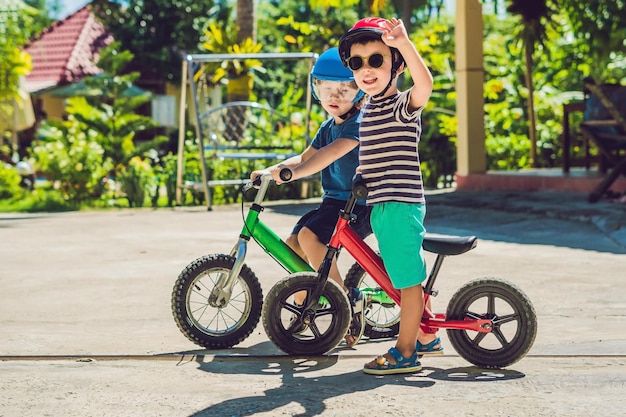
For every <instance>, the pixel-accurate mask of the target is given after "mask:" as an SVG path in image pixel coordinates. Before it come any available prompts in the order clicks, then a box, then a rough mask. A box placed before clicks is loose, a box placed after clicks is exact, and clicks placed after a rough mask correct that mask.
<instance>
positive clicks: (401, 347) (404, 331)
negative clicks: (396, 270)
mask: <svg viewBox="0 0 626 417" xmlns="http://www.w3.org/2000/svg"><path fill="white" fill-rule="evenodd" d="M400 296H401V297H402V305H401V308H400V332H399V333H398V340H396V349H398V351H399V352H400V353H401V354H402V356H404V357H405V358H410V357H411V356H412V355H413V354H414V353H415V342H417V333H418V329H419V325H420V322H421V321H422V313H423V311H424V292H423V288H422V286H421V285H415V286H413V287H409V288H405V289H402V290H401V291H400ZM383 356H384V357H385V359H387V360H388V361H389V363H390V364H395V363H396V361H395V359H394V358H393V357H392V356H391V355H389V353H385V354H384V355H383ZM365 366H366V367H376V360H375V359H374V360H373V361H371V362H369V363H368V364H366V365H365Z"/></svg>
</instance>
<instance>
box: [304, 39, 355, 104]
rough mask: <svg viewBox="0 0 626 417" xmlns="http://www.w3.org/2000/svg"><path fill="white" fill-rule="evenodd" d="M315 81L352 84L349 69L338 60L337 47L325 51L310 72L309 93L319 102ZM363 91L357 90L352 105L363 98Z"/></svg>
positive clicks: (352, 75)
mask: <svg viewBox="0 0 626 417" xmlns="http://www.w3.org/2000/svg"><path fill="white" fill-rule="evenodd" d="M315 80H323V81H335V82H344V83H345V82H354V74H353V73H352V71H351V70H350V69H349V68H346V67H345V66H344V64H343V63H342V62H341V58H339V49H338V48H337V47H334V48H330V49H327V50H326V51H324V52H323V53H322V54H321V55H320V56H319V57H318V58H317V60H316V61H315V65H314V66H313V69H312V70H311V91H312V92H313V97H315V99H316V100H320V98H319V97H318V94H317V93H316V88H315ZM363 95H364V93H363V91H361V90H359V91H358V94H357V95H356V97H355V98H354V99H353V100H352V102H353V103H356V102H358V101H360V100H361V99H362V98H363Z"/></svg>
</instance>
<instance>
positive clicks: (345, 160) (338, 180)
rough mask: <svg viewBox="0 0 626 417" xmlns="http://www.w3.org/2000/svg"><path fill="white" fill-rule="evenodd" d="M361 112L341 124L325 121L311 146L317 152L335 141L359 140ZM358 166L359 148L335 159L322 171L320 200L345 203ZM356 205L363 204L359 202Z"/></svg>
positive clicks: (363, 202)
mask: <svg viewBox="0 0 626 417" xmlns="http://www.w3.org/2000/svg"><path fill="white" fill-rule="evenodd" d="M360 121H361V112H358V113H356V114H354V115H352V116H350V117H349V118H348V119H346V120H345V121H344V122H343V123H341V124H335V120H334V118H332V117H331V118H329V119H327V120H325V121H324V122H323V123H322V125H321V126H320V128H319V130H318V131H317V133H316V135H315V137H314V138H313V142H312V143H311V146H312V147H313V148H315V149H317V150H319V149H321V148H323V147H324V146H327V145H329V144H331V143H333V142H334V141H336V140H337V139H341V138H345V139H353V140H356V141H358V140H359V122H360ZM358 166H359V147H358V146H356V147H355V148H354V149H352V150H351V151H350V152H348V153H347V154H345V155H344V156H342V157H341V158H339V159H337V160H336V161H334V162H333V163H331V164H330V165H329V166H327V167H326V168H324V169H323V170H322V189H323V190H324V195H323V196H322V198H333V199H336V200H343V201H346V200H348V198H349V197H350V192H351V191H352V177H354V174H355V172H356V168H357V167H358ZM357 204H365V201H364V200H359V201H358V202H357Z"/></svg>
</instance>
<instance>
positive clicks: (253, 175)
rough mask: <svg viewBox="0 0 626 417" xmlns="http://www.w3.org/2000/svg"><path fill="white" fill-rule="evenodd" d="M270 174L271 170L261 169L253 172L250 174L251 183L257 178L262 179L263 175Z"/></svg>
mask: <svg viewBox="0 0 626 417" xmlns="http://www.w3.org/2000/svg"><path fill="white" fill-rule="evenodd" d="M269 173H270V172H269V170H267V169H259V170H256V171H252V172H251V173H250V181H254V180H255V179H257V178H258V177H260V176H261V175H263V174H269Z"/></svg>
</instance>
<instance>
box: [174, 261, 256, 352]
mask: <svg viewBox="0 0 626 417" xmlns="http://www.w3.org/2000/svg"><path fill="white" fill-rule="evenodd" d="M234 263H235V258H233V257H232V256H228V255H221V254H214V255H207V256H204V257H202V258H198V259H196V260H195V261H193V262H192V263H190V264H189V265H187V267H186V268H185V269H184V270H183V271H182V272H181V273H180V275H179V276H178V279H177V280H176V283H175V284H174V290H173V291H172V314H173V315H174V321H176V325H177V326H178V328H179V329H180V331H181V332H182V333H183V334H184V335H185V336H186V337H187V338H188V339H189V340H191V341H192V342H193V343H195V344H197V345H199V346H202V347H205V348H207V349H227V348H231V347H233V346H235V345H236V344H238V343H241V342H242V341H243V340H244V339H245V338H247V337H248V336H250V334H251V333H252V331H253V330H254V328H255V327H256V325H257V324H258V323H259V320H260V318H261V309H262V307H263V292H262V290H261V285H260V284H259V280H258V279H257V277H256V275H255V274H254V273H253V272H252V271H251V270H250V268H248V266H246V265H245V264H244V265H243V267H242V268H241V272H240V273H239V276H238V277H237V278H236V282H235V284H234V287H233V292H232V296H231V299H230V302H229V303H228V305H226V306H225V307H217V306H211V305H210V304H209V301H208V299H209V295H210V294H211V291H212V290H213V287H214V286H215V283H216V281H217V279H218V276H219V274H227V273H229V271H230V270H231V269H232V268H233V265H234Z"/></svg>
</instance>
